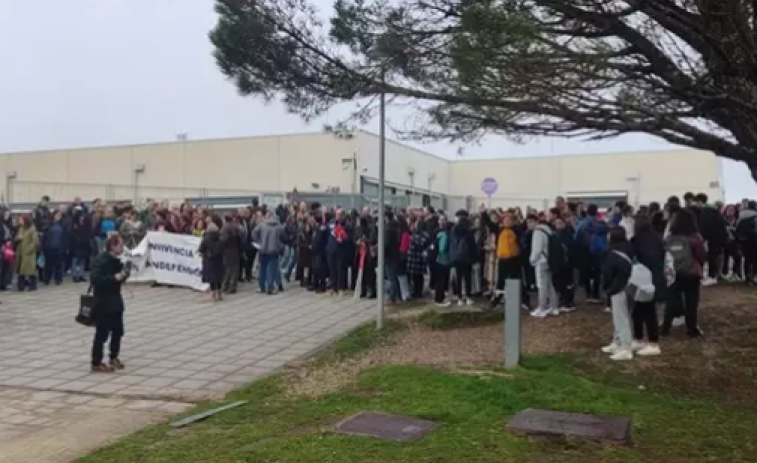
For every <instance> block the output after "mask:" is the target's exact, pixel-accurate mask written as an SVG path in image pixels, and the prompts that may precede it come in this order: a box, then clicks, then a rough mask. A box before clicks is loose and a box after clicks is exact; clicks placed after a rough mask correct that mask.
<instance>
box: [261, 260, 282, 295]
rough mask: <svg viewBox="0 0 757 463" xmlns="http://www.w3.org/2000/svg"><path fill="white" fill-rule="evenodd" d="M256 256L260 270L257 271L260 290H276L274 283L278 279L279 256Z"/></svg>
mask: <svg viewBox="0 0 757 463" xmlns="http://www.w3.org/2000/svg"><path fill="white" fill-rule="evenodd" d="M258 256H259V259H260V269H259V270H258V284H259V285H260V290H261V291H273V290H274V289H275V288H276V286H274V283H275V282H276V281H277V280H278V279H279V255H278V254H263V253H262V252H261V253H260V254H259V255H258Z"/></svg>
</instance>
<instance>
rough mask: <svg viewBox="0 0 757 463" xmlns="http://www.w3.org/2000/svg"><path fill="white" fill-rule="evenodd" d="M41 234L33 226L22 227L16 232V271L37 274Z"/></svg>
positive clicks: (30, 274) (24, 273) (23, 274)
mask: <svg viewBox="0 0 757 463" xmlns="http://www.w3.org/2000/svg"><path fill="white" fill-rule="evenodd" d="M38 248H39V236H38V235H37V229H36V228H34V227H33V226H31V227H29V228H20V229H19V230H18V234H16V273H18V274H19V275H21V276H34V275H36V274H37V249H38Z"/></svg>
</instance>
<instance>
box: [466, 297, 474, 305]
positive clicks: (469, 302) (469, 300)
mask: <svg viewBox="0 0 757 463" xmlns="http://www.w3.org/2000/svg"><path fill="white" fill-rule="evenodd" d="M465 305H473V299H471V298H469V297H466V298H465Z"/></svg>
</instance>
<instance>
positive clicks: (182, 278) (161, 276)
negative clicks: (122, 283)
mask: <svg viewBox="0 0 757 463" xmlns="http://www.w3.org/2000/svg"><path fill="white" fill-rule="evenodd" d="M199 248H200V238H197V237H195V236H188V235H178V234H175V233H165V232H148V233H147V236H145V238H144V239H143V240H142V241H141V242H140V243H139V245H137V247H135V248H134V249H129V250H124V254H123V256H122V260H123V261H124V262H131V266H132V271H131V275H130V277H129V280H128V281H129V282H132V283H144V282H153V281H154V282H157V283H160V284H165V285H173V286H183V287H186V288H192V289H195V290H197V291H207V290H208V289H209V287H208V284H207V283H203V282H202V257H200V255H199V254H198V253H197V250H198V249H199Z"/></svg>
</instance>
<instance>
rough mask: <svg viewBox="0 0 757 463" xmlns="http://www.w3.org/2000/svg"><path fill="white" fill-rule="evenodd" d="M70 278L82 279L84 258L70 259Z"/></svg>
mask: <svg viewBox="0 0 757 463" xmlns="http://www.w3.org/2000/svg"><path fill="white" fill-rule="evenodd" d="M71 276H72V277H73V278H84V258H83V257H73V258H72V259H71Z"/></svg>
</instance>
